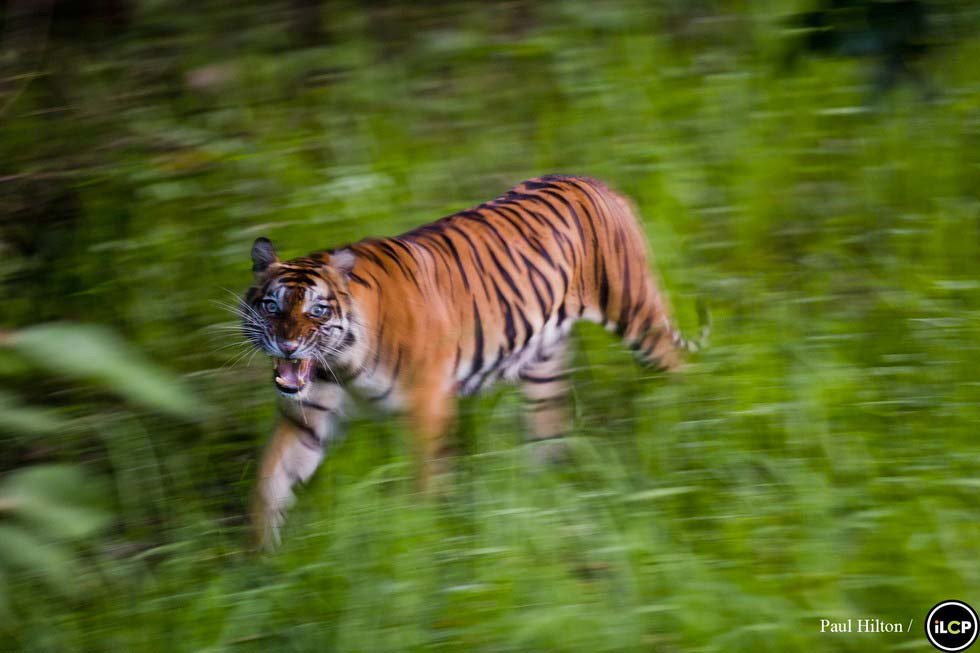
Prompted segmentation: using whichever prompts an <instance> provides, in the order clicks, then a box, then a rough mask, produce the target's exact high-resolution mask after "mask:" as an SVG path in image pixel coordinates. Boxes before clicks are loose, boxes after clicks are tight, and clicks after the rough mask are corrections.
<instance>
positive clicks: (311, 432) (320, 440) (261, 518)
mask: <svg viewBox="0 0 980 653" xmlns="http://www.w3.org/2000/svg"><path fill="white" fill-rule="evenodd" d="M346 404H347V394H346V392H344V389H343V388H341V387H340V386H339V385H338V384H336V383H331V382H325V381H316V382H314V383H313V385H312V386H311V387H310V388H309V390H308V391H306V392H305V393H304V396H303V398H302V399H296V400H291V399H287V400H283V402H282V405H281V407H280V418H279V422H278V423H277V424H276V430H275V433H274V435H273V437H272V441H271V442H269V444H268V446H267V447H266V450H265V453H264V454H263V457H262V462H261V465H260V467H259V477H258V481H257V483H256V486H255V494H254V497H253V500H252V526H253V528H254V532H255V539H256V544H257V545H258V546H259V547H260V548H262V549H266V550H269V549H274V548H275V547H277V546H278V545H279V528H280V526H282V522H283V518H284V515H285V510H286V508H287V507H288V506H289V504H290V503H292V500H293V492H292V487H293V485H294V484H295V483H296V482H301V483H305V482H307V481H308V480H309V479H310V477H311V476H313V472H315V471H316V468H317V467H319V465H320V462H321V461H322V460H323V458H324V455H325V454H326V451H327V449H328V447H329V446H330V445H331V444H332V443H333V442H334V441H335V440H336V439H337V436H338V432H339V428H340V423H341V421H342V418H343V416H344V414H345V408H346Z"/></svg>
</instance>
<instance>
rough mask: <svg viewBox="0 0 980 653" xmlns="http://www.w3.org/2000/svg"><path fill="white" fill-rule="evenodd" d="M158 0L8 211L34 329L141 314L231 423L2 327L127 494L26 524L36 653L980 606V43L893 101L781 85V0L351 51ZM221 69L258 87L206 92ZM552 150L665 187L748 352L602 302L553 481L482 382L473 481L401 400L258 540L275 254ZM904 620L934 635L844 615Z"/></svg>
mask: <svg viewBox="0 0 980 653" xmlns="http://www.w3.org/2000/svg"><path fill="white" fill-rule="evenodd" d="M139 7H140V9H139V11H137V14H136V17H135V19H134V25H133V26H132V27H131V28H130V29H129V30H128V31H126V32H124V33H123V34H121V35H118V36H116V37H115V38H114V39H113V40H112V41H111V42H107V43H104V44H100V45H99V46H98V47H94V46H92V45H88V44H85V43H84V42H80V41H78V40H75V41H72V40H65V39H58V38H53V39H52V40H51V41H50V42H49V43H48V46H47V47H48V49H47V53H48V54H47V56H46V58H45V63H44V67H43V69H42V70H43V72H44V73H45V74H43V75H41V76H39V77H37V78H36V79H34V80H33V81H32V82H31V83H30V84H29V85H27V86H26V87H24V89H23V92H22V93H21V94H20V95H19V96H18V98H17V100H16V101H15V102H14V103H13V104H12V105H11V107H10V108H9V109H8V110H7V114H6V115H5V116H3V121H2V122H0V162H3V163H0V175H15V174H20V175H24V176H23V177H22V178H18V179H17V180H13V181H6V182H4V183H5V184H6V185H7V188H8V189H9V191H10V192H9V193H6V197H5V198H4V199H0V210H2V211H3V212H4V214H5V215H9V216H11V219H9V220H5V221H3V222H0V252H2V253H3V256H2V257H0V259H2V260H0V280H2V283H3V306H4V309H3V318H2V322H0V326H3V327H5V328H20V327H26V326H28V325H31V324H35V323H39V322H46V321H52V320H61V321H68V322H69V323H71V322H86V323H100V324H103V325H106V326H108V327H110V328H112V329H114V330H115V331H116V332H117V333H119V334H121V335H122V336H123V337H125V338H126V339H127V340H128V341H129V342H130V343H132V344H134V345H136V346H137V347H139V348H140V349H141V350H142V352H143V354H144V355H145V356H146V357H148V358H149V359H151V360H153V361H155V362H156V363H157V364H158V365H159V366H161V367H164V368H167V369H169V370H171V371H174V372H176V373H179V374H180V375H182V376H183V377H184V378H183V380H182V384H183V385H184V386H185V387H187V388H190V389H191V390H192V391H193V392H194V393H195V395H196V396H197V397H198V398H199V399H200V400H201V401H202V402H204V403H206V404H207V405H208V406H209V407H210V408H211V410H210V411H208V412H206V413H204V415H203V416H200V415H199V416H197V417H194V418H189V419H188V418H182V417H179V416H178V417H174V416H165V415H160V414H157V412H155V408H154V406H153V405H152V402H150V405H149V407H146V405H147V404H145V403H143V404H142V405H143V407H141V404H139V403H130V402H128V401H126V399H125V397H127V396H130V395H127V394H126V392H125V390H126V389H125V388H124V387H122V388H121V387H120V386H121V385H123V384H120V383H119V382H118V381H113V380H112V379H110V380H109V381H107V382H106V383H108V386H106V385H105V384H103V385H98V384H97V383H94V382H92V381H91V380H88V381H85V380H83V381H76V382H68V381H66V380H65V379H64V378H61V377H60V376H58V375H51V374H48V373H40V372H38V369H39V368H37V367H36V363H32V362H30V359H25V358H22V357H20V356H19V355H17V354H15V353H10V352H0V353H2V354H3V355H2V357H0V375H2V377H3V379H4V387H5V388H7V389H8V390H9V391H10V393H13V397H14V398H13V399H10V400H7V399H6V395H5V396H4V397H0V398H4V399H5V407H6V406H7V405H8V403H9V402H16V404H17V405H18V406H20V407H21V408H23V407H24V406H33V407H35V408H38V409H40V408H45V409H46V412H45V413H44V415H45V416H46V417H47V418H57V420H58V421H57V423H56V425H55V426H52V424H51V423H49V422H44V423H43V424H42V423H40V422H36V421H33V422H30V425H29V426H24V422H22V421H21V422H17V424H20V425H21V426H19V427H16V428H15V427H14V426H11V423H12V422H10V421H5V422H0V423H3V424H6V426H5V427H3V428H4V431H5V432H9V434H8V435H7V436H5V437H4V439H3V440H2V441H0V442H2V443H3V449H2V451H3V452H4V456H3V459H4V462H3V463H0V465H2V468H3V469H4V470H6V471H8V472H10V473H12V472H13V470H16V469H20V468H24V467H28V466H31V465H36V464H41V463H51V462H70V463H73V464H76V465H77V466H80V467H81V468H82V469H83V470H84V472H85V476H84V478H85V479H86V480H84V481H81V480H76V481H73V482H75V483H77V484H78V485H79V486H80V487H81V486H84V487H85V488H86V489H87V490H91V491H92V492H93V493H95V494H97V495H99V496H101V497H102V498H101V499H91V500H90V502H91V503H92V505H96V506H98V509H99V510H100V511H101V512H102V514H104V515H105V516H106V517H107V519H108V521H107V522H106V523H105V524H103V525H102V526H101V527H99V528H98V529H97V530H93V529H96V526H95V522H93V525H92V527H91V529H90V531H91V532H86V533H85V534H84V536H81V534H80V533H76V534H75V535H70V534H68V535H66V534H64V533H62V534H58V533H54V534H52V533H49V532H48V531H44V530H43V529H42V531H39V532H41V533H42V534H41V535H39V536H38V537H39V538H40V539H39V541H41V542H42V544H43V545H42V546H40V548H39V549H38V550H42V551H44V552H47V553H50V554H51V555H50V556H49V557H47V558H45V557H42V556H36V557H34V558H29V559H27V560H24V559H23V558H24V556H23V553H24V551H23V550H17V549H16V547H15V546H12V545H9V543H8V546H4V547H0V549H8V551H4V550H0V573H2V575H3V576H2V578H0V582H2V584H3V585H5V587H6V589H5V590H4V591H3V593H2V595H0V598H2V599H3V602H2V603H0V647H2V648H3V649H5V650H6V649H19V650H26V651H35V650H36V651H41V650H44V651H48V650H58V651H62V650H64V651H69V650H79V651H81V650H85V651H91V650H141V651H142V650H146V651H153V650H160V651H173V650H215V651H217V650H222V651H223V650H228V651H238V650H256V651H268V650H288V651H307V650H309V651H325V650H338V651H371V652H375V651H402V650H418V649H423V648H433V649H444V650H466V651H491V650H492V651H631V650H636V651H640V650H642V651H648V650H658V651H719V652H720V651H725V652H728V651H779V652H788V651H869V650H906V649H908V650H926V648H927V646H928V645H927V644H926V642H925V640H924V637H923V636H922V634H921V631H922V620H923V618H924V617H925V614H926V612H927V610H928V609H929V608H930V607H931V606H932V605H933V604H935V603H937V602H939V601H940V600H943V599H949V598H957V599H962V600H966V601H968V602H970V601H972V602H973V604H974V606H976V605H977V604H978V603H980V595H978V594H977V589H976V588H977V587H980V572H978V569H980V568H978V566H977V564H976V560H977V558H978V555H980V546H978V542H980V526H978V524H980V521H978V519H977V517H978V510H977V507H976V506H977V496H978V494H977V493H978V489H980V464H978V456H977V443H976V435H977V432H978V429H980V401H978V400H980V392H978V390H980V385H978V376H977V369H978V368H980V345H978V343H980V301H978V296H980V295H978V292H977V291H978V289H980V267H978V264H977V260H978V257H980V224H978V220H980V165H978V164H980V156H978V152H980V80H978V78H977V74H976V72H975V71H976V66H975V61H976V59H977V57H978V55H980V40H978V39H976V38H973V37H970V38H967V37H963V38H960V39H958V40H956V41H955V42H953V43H951V44H950V45H948V46H945V47H944V49H942V50H941V51H940V53H939V54H938V55H937V58H936V59H935V60H934V61H933V62H932V64H931V65H928V70H929V74H930V75H932V76H933V78H934V80H935V82H936V84H937V86H938V87H939V88H940V89H941V94H940V97H939V99H938V100H937V101H934V102H932V103H924V102H922V101H921V100H920V99H919V98H918V97H917V96H916V94H915V93H914V92H912V91H911V90H909V89H899V90H898V91H896V92H894V93H891V94H889V95H887V96H886V97H884V98H881V99H880V100H879V101H877V103H875V104H872V105H870V106H868V105H866V104H865V102H866V100H867V91H866V89H865V88H864V87H863V85H862V83H861V82H862V81H863V80H864V79H865V77H866V75H867V71H866V69H865V67H864V66H865V64H864V63H862V62H859V61H850V60H838V59H825V60H819V59H815V60H812V61H805V62H803V64H802V65H801V67H800V68H799V69H797V70H795V71H793V72H791V73H789V74H782V73H779V74H777V72H776V71H777V70H778V65H777V64H776V61H777V59H778V56H777V53H778V51H779V48H780V38H781V36H780V35H781V32H780V30H779V28H778V18H779V15H778V14H775V13H773V10H772V9H771V8H769V7H767V6H766V5H764V4H761V3H760V4H754V5H747V4H746V5H744V6H742V9H741V11H740V12H739V13H737V14H732V13H728V12H727V11H724V10H720V9H710V10H708V9H706V10H705V16H702V17H700V18H699V17H698V16H692V15H688V14H686V13H685V11H684V10H683V4H682V3H667V4H666V5H664V6H663V7H661V8H659V9H656V10H651V9H650V8H648V7H647V5H646V4H645V3H636V2H626V1H623V2H611V3H598V4H597V3H578V2H571V3H565V2H563V3H545V4H544V5H540V6H537V5H533V6H531V5H529V8H527V9H526V13H523V12H525V10H524V9H522V7H524V5H523V4H521V3H516V4H513V5H510V4H508V5H503V6H500V7H488V8H482V7H480V6H478V5H473V6H470V5H466V4H464V5H458V6H457V5H453V6H452V7H451V8H450V7H444V8H443V9H442V10H438V9H434V8H415V9H411V8H409V7H407V6H406V7H396V8H395V9H390V8H389V9H387V10H383V9H380V8H378V9H375V10H372V11H360V10H358V9H357V7H356V6H355V5H354V4H349V5H344V6H340V7H337V8H336V11H335V12H332V14H331V21H330V23H329V30H330V34H331V38H330V41H329V42H328V43H327V44H326V45H324V46H322V47H319V48H310V49H291V48H289V47H288V46H289V40H288V38H287V36H286V33H285V31H284V29H283V21H284V16H285V15H284V12H283V11H282V10H281V9H280V8H279V7H278V5H276V4H272V5H267V3H263V4H262V5H261V7H260V6H258V5H257V6H255V7H252V6H246V7H244V8H241V9H235V10H232V9H228V8H227V7H223V3H215V2H211V3H202V8H201V9H200V11H199V12H197V13H194V14H190V13H179V12H176V11H175V10H172V9H168V8H167V6H165V5H164V4H163V3H151V2H147V3H141V4H139ZM270 7H271V8H270ZM782 10H783V9H780V11H782ZM785 10H786V11H788V8H786V9H785ZM386 12H387V13H386ZM963 16H964V20H965V19H968V18H970V16H969V15H966V14H965V13H964V14H963ZM386 20H387V21H389V22H387V23H385V24H387V25H389V28H390V29H391V30H392V31H391V32H390V33H388V36H387V38H386V39H381V38H380V37H378V36H377V34H378V25H379V24H381V23H383V22H384V21H386ZM678 21H680V22H678ZM685 21H686V22H685ZM206 66H217V67H218V68H216V69H211V70H217V71H219V73H220V74H219V75H218V77H221V76H222V75H224V76H226V77H227V79H225V80H224V81H219V82H216V83H214V84H213V85H208V86H206V88H195V87H193V86H192V85H190V84H189V83H188V82H187V81H186V80H187V79H188V77H187V76H188V75H189V74H191V75H193V74H195V71H197V73H200V72H201V70H202V68H203V67H206ZM549 172H567V173H577V174H588V175H592V176H596V177H600V178H602V179H605V180H606V181H608V182H609V183H610V184H611V185H613V186H614V187H616V188H618V189H620V190H622V191H624V192H625V193H627V194H629V195H630V196H632V197H634V198H635V199H636V201H637V202H638V204H639V206H640V210H641V212H642V214H643V216H644V218H645V220H646V222H645V227H646V230H647V234H648V237H649V240H650V243H651V247H652V249H653V251H654V255H655V257H656V259H657V264H658V268H659V270H660V272H661V274H662V276H663V277H664V283H665V286H666V288H667V291H668V293H669V295H670V296H671V300H672V303H673V305H674V306H675V308H676V309H677V314H678V319H679V321H680V322H681V324H682V325H683V326H685V327H686V328H687V329H688V330H689V331H694V329H695V325H696V320H695V317H694V303H695V299H696V298H697V297H701V298H704V299H705V300H706V301H707V302H708V304H709V305H710V307H711V310H712V314H713V318H714V336H713V344H712V348H711V349H710V350H709V351H708V352H707V353H705V354H703V355H700V356H698V357H696V358H695V359H693V360H692V363H691V365H690V367H689V369H688V370H687V371H685V372H684V373H683V374H680V375H677V376H676V377H674V378H670V379H662V378H653V377H652V376H651V375H650V374H648V373H646V372H644V371H643V370H642V369H640V368H638V367H636V366H635V365H634V364H633V363H632V359H631V358H630V356H629V355H628V354H627V353H626V352H624V351H622V349H621V347H620V346H619V345H618V343H614V342H612V340H611V339H610V338H609V337H608V335H607V334H605V333H603V332H601V331H600V330H598V329H591V328H582V329H581V330H579V331H578V333H577V336H578V338H577V341H578V351H577V354H576V356H577V358H576V374H575V406H576V420H575V430H574V435H573V438H572V444H573V450H574V457H573V461H572V462H571V463H570V464H569V465H567V466H565V467H562V468H558V469H541V468H538V467H535V466H534V465H533V464H532V463H531V458H532V456H531V455H530V454H531V452H530V451H529V450H528V448H527V447H526V446H523V445H521V444H520V443H521V441H522V434H523V427H522V421H521V415H520V402H519V399H518V398H517V397H516V396H515V393H514V392H512V391H510V390H508V389H501V390H498V391H494V392H493V393H491V394H489V395H488V396H485V397H482V398H480V399H478V400H475V401H470V402H466V403H465V404H464V406H463V413H464V417H465V419H464V420H462V426H461V428H460V429H459V431H460V432H459V433H458V436H459V438H460V439H461V440H462V442H463V445H464V446H463V448H464V449H465V450H466V451H467V452H468V455H467V456H465V457H463V458H462V459H460V461H459V469H458V475H457V476H458V478H457V485H456V491H455V494H454V496H453V497H452V499H451V500H448V501H446V502H444V503H437V502H426V501H423V500H421V499H420V497H418V496H417V495H416V494H414V492H413V490H412V483H411V478H412V474H413V466H412V463H411V459H410V457H409V456H408V448H407V446H406V440H407V438H406V434H405V433H404V430H403V429H402V427H401V425H400V422H399V421H398V419H397V418H395V417H390V416H383V415H374V414H372V413H371V412H370V410H368V409H367V408H365V411H364V412H363V414H362V416H361V417H358V418H357V419H355V420H354V421H353V422H352V423H351V424H350V425H349V428H348V437H347V439H346V440H345V441H344V443H343V444H342V445H340V446H339V447H338V449H337V451H336V452H335V455H334V456H333V457H331V458H330V459H329V460H328V461H327V462H326V463H325V464H324V466H323V467H322V468H321V471H320V472H319V473H318V475H317V476H316V477H315V479H314V481H313V482H312V483H311V484H310V485H309V486H308V487H306V488H303V489H302V490H300V492H299V500H298V503H297V504H296V506H295V508H294V510H293V511H292V512H291V514H290V518H289V521H288V524H287V527H286V529H285V532H284V535H285V544H284V547H283V549H282V551H281V552H279V553H278V554H276V555H274V556H265V557H257V556H252V555H249V554H248V552H247V550H246V548H245V545H244V542H245V537H246V526H245V522H244V518H243V515H244V507H245V505H246V502H247V497H248V493H249V491H250V488H251V485H252V477H253V475H254V472H255V460H256V458H257V455H258V451H259V447H260V446H261V444H262V443H263V442H264V439H265V437H266V435H267V433H268V432H269V430H270V429H271V427H272V421H273V416H274V408H273V404H274V399H273V392H272V388H271V384H270V383H269V369H268V364H267V362H266V361H264V360H261V357H256V358H255V359H252V360H249V359H246V358H244V357H241V358H240V357H239V355H240V354H241V353H242V352H241V351H240V350H238V349H236V348H234V347H231V348H222V347H223V346H224V345H225V344H227V343H228V342H229V337H228V336H227V335H223V334H222V333H221V332H217V331H215V330H214V329H213V328H212V327H213V326H214V325H216V324H218V323H222V322H228V321H229V320H231V319H232V318H231V317H230V315H229V314H228V313H227V312H225V311H223V309H221V308H220V307H219V306H217V305H216V304H215V302H228V301H230V300H231V295H229V294H228V290H230V291H232V292H235V293H237V292H240V291H241V290H242V289H244V287H245V286H246V285H247V283H248V282H249V276H250V273H249V267H250V262H249V260H248V251H249V247H250V244H251V241H252V240H253V239H254V238H255V237H256V236H259V235H264V236H268V237H270V238H271V239H272V240H273V241H274V242H275V243H276V244H277V246H278V247H279V249H280V251H281V252H282V253H283V254H285V255H287V256H292V255H300V254H304V253H306V252H308V251H310V250H312V249H317V248H321V247H328V246H333V245H337V244H341V243H344V242H348V241H351V240H356V239H359V238H362V237H367V236H371V235H390V234H395V233H399V232H400V231H403V230H406V229H408V228H410V227H413V226H415V225H418V224H421V223H423V222H428V221H431V220H433V219H435V218H438V217H440V216H442V215H445V214H447V213H449V212H452V211H455V210H459V209H462V208H466V207H468V206H471V205H473V204H476V203H478V202H481V201H484V200H486V199H489V198H491V197H493V196H495V195H496V194H498V193H500V192H502V191H504V190H506V189H507V188H508V187H509V186H511V185H513V184H514V183H516V182H518V181H520V180H521V179H524V178H527V177H531V176H535V175H539V174H544V173H549ZM25 243H26V244H25ZM28 245H29V246H28ZM55 366H56V364H55ZM109 376H111V375H107V377H109ZM28 381H29V382H28ZM107 387H108V392H107ZM120 393H121V395H122V399H120V398H116V397H117V396H118V395H120ZM10 405H13V404H10ZM178 412H179V411H178ZM10 414H11V415H13V414H14V413H13V412H11V413H10ZM23 415H26V416H25V417H24V419H35V418H36V417H37V416H36V415H34V414H33V413H31V414H26V413H25V414H23ZM18 416H21V413H18ZM45 425H46V426H45ZM73 478H74V477H73ZM61 500H62V499H58V501H61ZM64 500H65V501H70V498H69V499H64ZM79 500H80V499H79ZM86 501H89V500H88V499H86ZM13 519H14V518H12V517H11V516H9V515H7V514H6V513H5V508H4V506H3V504H0V520H4V521H5V522H6V523H11V522H12V520H13ZM0 523H2V522H0ZM31 532H33V531H31ZM11 550H12V551H13V552H12V553H11V552H10V551H11ZM5 556H6V557H5ZM58 565H65V566H63V567H62V566H58ZM53 569H54V570H56V571H57V570H61V571H57V573H55V572H54V571H52V570H53ZM64 570H68V571H64ZM65 574H67V578H68V580H65ZM864 617H871V618H874V617H877V618H880V619H882V620H884V621H889V622H901V623H903V624H907V623H908V622H909V620H910V619H914V622H913V626H912V632H911V633H910V634H900V635H896V634H881V635H873V634H872V635H867V634H861V635H858V634H854V635H850V636H847V635H830V634H820V633H819V619H820V618H831V619H840V620H844V619H847V618H855V619H856V618H864Z"/></svg>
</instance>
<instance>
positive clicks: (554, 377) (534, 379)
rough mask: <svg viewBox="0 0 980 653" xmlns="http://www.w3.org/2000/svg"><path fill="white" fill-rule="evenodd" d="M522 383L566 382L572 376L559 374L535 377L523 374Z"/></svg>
mask: <svg viewBox="0 0 980 653" xmlns="http://www.w3.org/2000/svg"><path fill="white" fill-rule="evenodd" d="M519 376H520V377H521V380H522V381H527V382H528V383H554V382H555V381H564V380H566V379H567V378H568V377H569V376H571V374H570V373H569V372H559V373H558V374H552V375H551V376H534V375H532V374H525V373H524V372H521V373H520V375H519Z"/></svg>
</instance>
